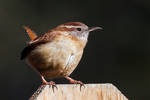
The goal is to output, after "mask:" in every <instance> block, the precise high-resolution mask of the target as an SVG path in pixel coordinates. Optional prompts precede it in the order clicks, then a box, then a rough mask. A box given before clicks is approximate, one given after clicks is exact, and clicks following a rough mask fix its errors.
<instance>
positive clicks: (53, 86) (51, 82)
mask: <svg viewBox="0 0 150 100" xmlns="http://www.w3.org/2000/svg"><path fill="white" fill-rule="evenodd" d="M48 85H49V88H52V90H53V92H54V88H56V89H58V88H57V86H56V84H55V82H53V81H50V82H49V83H48Z"/></svg>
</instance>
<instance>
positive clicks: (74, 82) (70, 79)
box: [65, 76, 84, 90]
mask: <svg viewBox="0 0 150 100" xmlns="http://www.w3.org/2000/svg"><path fill="white" fill-rule="evenodd" d="M65 78H66V79H67V80H69V81H70V83H71V84H80V90H81V87H82V86H84V83H82V82H81V81H77V80H74V79H72V78H70V77H69V76H66V77H65Z"/></svg>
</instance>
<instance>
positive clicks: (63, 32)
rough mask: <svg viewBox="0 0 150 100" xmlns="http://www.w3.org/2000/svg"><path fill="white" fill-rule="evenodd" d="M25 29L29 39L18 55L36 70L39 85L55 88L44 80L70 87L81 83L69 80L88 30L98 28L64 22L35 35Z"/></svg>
mask: <svg viewBox="0 0 150 100" xmlns="http://www.w3.org/2000/svg"><path fill="white" fill-rule="evenodd" d="M24 29H25V30H26V32H27V33H28V35H29V37H30V41H29V42H28V44H27V46H26V47H25V48H24V49H23V50H22V52H21V60H23V59H26V61H27V63H28V64H29V66H31V67H32V68H33V69H34V70H35V71H37V72H38V73H39V75H40V77H41V80H42V85H50V86H52V87H56V84H55V82H53V81H50V82H48V81H46V79H45V78H50V79H51V78H66V79H67V80H69V82H70V83H72V84H80V86H83V85H84V84H83V82H81V81H77V80H75V79H73V78H71V77H70V74H71V73H72V72H73V71H74V69H75V68H76V67H77V65H78V64H79V62H80V60H81V58H82V55H83V52H84V48H85V46H86V44H87V42H88V37H89V33H90V32H91V31H94V30H97V29H102V28H101V27H91V28H90V27H88V26H87V25H86V24H84V23H82V22H67V23H64V24H61V25H58V26H57V27H55V28H53V29H50V30H49V31H48V32H45V33H43V34H41V35H39V36H38V35H37V34H36V33H35V32H34V31H32V30H31V29H30V28H29V27H27V26H24Z"/></svg>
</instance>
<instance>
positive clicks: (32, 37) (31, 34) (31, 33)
mask: <svg viewBox="0 0 150 100" xmlns="http://www.w3.org/2000/svg"><path fill="white" fill-rule="evenodd" d="M23 28H24V29H25V30H26V32H27V34H28V36H29V37H30V39H31V40H34V39H35V38H37V35H36V33H35V32H33V31H32V30H31V29H30V28H29V27H27V26H23Z"/></svg>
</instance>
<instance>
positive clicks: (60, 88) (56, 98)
mask: <svg viewBox="0 0 150 100" xmlns="http://www.w3.org/2000/svg"><path fill="white" fill-rule="evenodd" d="M29 100H128V99H127V98H126V97H125V96H124V95H123V94H122V93H121V92H120V91H119V90H118V89H117V88H116V87H115V86H114V85H112V84H85V87H82V88H81V90H80V85H72V84H63V85H62V84H60V85H57V89H56V88H54V91H53V89H52V88H51V87H49V86H48V85H44V86H41V87H40V88H39V89H38V90H37V91H36V92H35V93H34V94H33V95H32V97H31V98H30V99H29Z"/></svg>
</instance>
